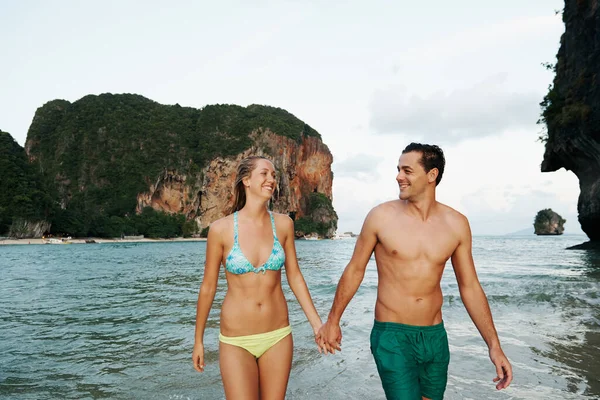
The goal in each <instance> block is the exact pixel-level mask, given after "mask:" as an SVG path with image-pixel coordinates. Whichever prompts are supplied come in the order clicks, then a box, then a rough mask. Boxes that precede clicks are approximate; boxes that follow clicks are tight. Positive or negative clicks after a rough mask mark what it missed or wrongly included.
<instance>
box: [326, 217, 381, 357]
mask: <svg viewBox="0 0 600 400" xmlns="http://www.w3.org/2000/svg"><path fill="white" fill-rule="evenodd" d="M376 210H377V209H373V210H371V212H369V214H368V215H367V217H366V218H365V222H364V223H363V227H362V229H361V232H360V235H359V236H358V239H357V240H356V245H355V246H354V252H353V254H352V258H351V259H350V262H349V263H348V265H347V266H346V269H344V273H343V274H342V277H341V278H340V281H339V282H338V285H337V289H336V291H335V297H334V300H333V304H332V306H331V311H330V312H329V316H328V318H327V323H326V324H324V325H323V327H321V329H320V331H319V335H320V336H321V337H322V338H323V339H324V340H325V341H326V342H327V343H329V344H330V346H332V347H334V348H336V349H337V350H341V349H340V347H339V346H340V344H341V340H342V333H341V330H340V320H341V319H342V314H343V313H344V310H345V309H346V307H347V306H348V303H350V300H352V298H353V297H354V295H355V294H356V291H357V290H358V287H359V286H360V284H361V282H362V280H363V278H364V276H365V270H366V269H367V264H368V262H369V258H371V254H372V253H373V250H374V249H375V245H376V244H377V230H376V225H377V222H376V219H377V216H376V214H377V211H376Z"/></svg>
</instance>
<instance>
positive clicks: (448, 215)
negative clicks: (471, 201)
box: [437, 202, 469, 228]
mask: <svg viewBox="0 0 600 400" xmlns="http://www.w3.org/2000/svg"><path fill="white" fill-rule="evenodd" d="M437 204H438V207H440V211H441V213H442V215H443V217H444V219H446V221H448V223H450V225H452V226H455V227H457V228H468V226H469V220H468V219H467V217H466V216H465V215H463V214H462V213H461V212H459V211H457V210H455V209H454V208H452V207H450V206H448V205H446V204H443V203H440V202H438V203H437Z"/></svg>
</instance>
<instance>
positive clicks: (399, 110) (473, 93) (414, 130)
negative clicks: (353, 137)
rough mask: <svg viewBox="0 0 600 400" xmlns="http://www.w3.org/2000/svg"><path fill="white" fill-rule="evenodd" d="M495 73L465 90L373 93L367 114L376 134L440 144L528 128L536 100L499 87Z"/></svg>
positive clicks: (534, 96)
mask: <svg viewBox="0 0 600 400" xmlns="http://www.w3.org/2000/svg"><path fill="white" fill-rule="evenodd" d="M505 81H506V75H504V74H497V75H494V76H491V77H489V78H487V79H485V80H484V81H482V82H479V83H477V84H475V85H474V86H472V87H469V88H466V89H456V90H454V91H452V92H450V93H442V92H438V93H432V94H430V95H428V96H420V95H417V94H409V92H408V90H407V89H406V88H405V87H403V86H395V87H390V88H389V89H386V90H379V91H376V92H375V93H374V95H373V98H372V101H371V104H370V112H371V120H370V125H371V128H372V129H373V130H374V131H375V132H377V133H384V134H410V135H413V136H418V137H419V140H424V141H426V142H436V143H442V144H448V143H458V142H461V141H463V140H466V139H469V138H473V137H483V136H491V135H495V134H500V133H502V132H504V131H506V130H508V129H512V128H534V129H536V125H535V124H536V121H537V119H538V116H539V113H540V107H539V102H540V99H541V98H542V96H541V95H540V94H539V93H533V92H523V93H518V92H511V91H507V90H505V89H504V88H503V86H504V83H505Z"/></svg>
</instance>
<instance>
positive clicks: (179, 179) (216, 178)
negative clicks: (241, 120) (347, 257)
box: [136, 129, 337, 236]
mask: <svg viewBox="0 0 600 400" xmlns="http://www.w3.org/2000/svg"><path fill="white" fill-rule="evenodd" d="M250 137H251V138H252V145H251V147H250V148H248V149H247V150H245V151H243V152H242V153H240V154H238V155H236V156H232V157H226V158H223V157H217V158H215V159H213V160H211V161H210V163H209V164H208V165H207V166H206V167H205V168H204V169H203V170H202V171H201V172H200V173H199V174H198V177H201V179H196V177H192V179H190V178H189V177H188V176H187V175H185V174H179V173H177V172H176V171H165V172H164V173H163V174H161V175H160V176H159V177H158V178H157V180H156V181H155V182H153V183H152V184H151V185H150V186H149V190H148V191H147V192H143V193H140V194H138V196H137V207H136V210H137V212H141V210H142V209H143V208H144V207H152V208H154V209H155V210H161V211H165V212H169V213H183V214H185V215H186V216H187V218H188V219H191V218H195V219H196V220H197V222H198V225H199V226H200V227H201V228H205V227H206V226H208V225H209V224H210V223H211V222H212V221H214V220H216V219H218V218H221V217H223V216H225V215H227V213H228V210H229V209H230V208H231V206H232V204H233V196H232V193H233V184H234V180H235V174H236V168H237V165H238V163H239V162H240V160H242V159H243V158H244V157H247V156H249V155H263V156H265V157H268V158H269V159H270V160H272V161H273V164H274V165H275V169H276V170H277V189H276V190H275V193H274V195H273V204H272V208H273V211H275V212H280V213H284V214H291V215H293V216H294V218H302V217H305V216H307V214H308V209H307V206H308V204H307V201H308V198H309V195H310V193H311V192H313V191H316V192H318V193H323V194H324V195H325V196H326V197H327V198H329V199H331V198H332V183H333V173H332V172H331V163H332V162H333V157H332V155H331V153H330V152H329V149H328V148H327V146H326V145H325V144H324V143H323V142H322V141H321V140H320V139H319V138H316V137H304V138H303V139H302V141H301V142H300V143H298V142H296V141H295V140H292V139H290V138H287V137H283V136H279V135H277V134H275V133H273V132H271V131H270V130H268V129H266V130H263V129H259V130H256V131H254V132H252V133H251V135H250ZM314 214H315V215H314V216H312V215H311V216H312V217H314V218H315V219H318V220H319V221H323V220H327V221H332V215H325V216H323V215H321V214H323V211H322V210H317V212H315V213H314ZM336 226H337V218H336V221H335V224H332V226H331V230H330V231H329V232H328V233H327V235H326V236H332V235H333V234H334V233H335V228H336Z"/></svg>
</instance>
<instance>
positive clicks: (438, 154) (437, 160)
mask: <svg viewBox="0 0 600 400" xmlns="http://www.w3.org/2000/svg"><path fill="white" fill-rule="evenodd" d="M412 151H418V152H420V153H421V160H420V161H419V164H421V166H422V167H423V168H424V169H425V172H429V171H431V170H432V169H434V168H437V169H438V176H437V179H436V180H435V185H436V186H437V185H439V184H440V182H441V181H442V175H443V174H444V167H445V166H446V159H445V158H444V152H443V151H442V149H440V148H439V147H438V146H436V145H435V144H421V143H411V144H409V145H408V146H406V148H405V149H404V150H402V154H405V153H410V152H412Z"/></svg>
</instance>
